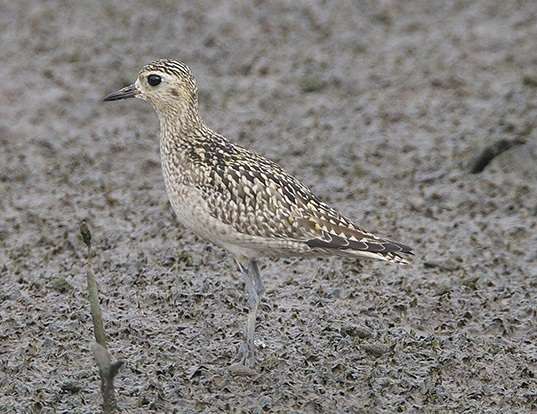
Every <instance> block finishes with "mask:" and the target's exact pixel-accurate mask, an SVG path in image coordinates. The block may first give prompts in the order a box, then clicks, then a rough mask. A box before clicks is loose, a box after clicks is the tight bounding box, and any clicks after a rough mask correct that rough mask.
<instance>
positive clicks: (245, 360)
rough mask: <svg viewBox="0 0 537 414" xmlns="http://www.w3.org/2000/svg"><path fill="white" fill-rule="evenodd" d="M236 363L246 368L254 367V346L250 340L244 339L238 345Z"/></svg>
mask: <svg viewBox="0 0 537 414" xmlns="http://www.w3.org/2000/svg"><path fill="white" fill-rule="evenodd" d="M235 361H237V363H238V364H240V365H242V366H244V367H246V368H250V369H252V368H254V367H255V346H254V344H253V343H252V342H249V341H244V342H242V343H241V345H240V347H239V352H238V354H237V357H236V358H235Z"/></svg>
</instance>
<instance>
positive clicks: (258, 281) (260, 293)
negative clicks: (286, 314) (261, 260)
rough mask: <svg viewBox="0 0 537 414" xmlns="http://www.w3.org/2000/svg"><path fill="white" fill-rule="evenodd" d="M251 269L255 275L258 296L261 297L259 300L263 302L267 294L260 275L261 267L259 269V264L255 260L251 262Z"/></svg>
mask: <svg viewBox="0 0 537 414" xmlns="http://www.w3.org/2000/svg"><path fill="white" fill-rule="evenodd" d="M250 268H251V272H252V273H253V275H254V285H255V291H256V292H257V296H259V300H261V298H262V297H263V294H264V293H265V286H264V285H263V280H262V279H261V275H260V274H259V267H257V262H256V261H255V260H252V261H251V262H250Z"/></svg>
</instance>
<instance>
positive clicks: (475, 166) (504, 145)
mask: <svg viewBox="0 0 537 414" xmlns="http://www.w3.org/2000/svg"><path fill="white" fill-rule="evenodd" d="M525 143H526V141H525V140H524V139H521V138H517V139H511V140H507V139H500V140H499V141H496V142H495V143H493V144H491V145H489V146H488V147H486V148H485V149H484V150H483V151H482V152H481V154H479V155H478V156H477V157H476V158H475V159H474V160H473V162H472V167H471V168H470V172H471V173H472V174H479V173H480V172H482V171H483V170H484V169H485V168H486V166H487V165H489V164H490V162H491V161H492V160H493V159H494V158H496V157H497V156H498V155H500V154H501V153H503V152H505V151H507V150H508V149H511V148H513V147H515V146H518V145H522V144H525Z"/></svg>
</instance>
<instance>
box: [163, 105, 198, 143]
mask: <svg viewBox="0 0 537 414" xmlns="http://www.w3.org/2000/svg"><path fill="white" fill-rule="evenodd" d="M158 117H159V121H160V135H161V143H162V141H163V140H164V141H167V140H173V141H183V140H184V141H190V140H192V139H193V138H195V137H196V136H200V137H201V138H202V137H203V136H204V134H200V132H203V131H205V130H206V129H207V127H206V126H205V124H204V123H203V121H202V119H201V118H200V116H199V113H198V109H197V108H195V107H191V106H184V107H180V106H176V107H174V108H169V109H167V110H165V111H158Z"/></svg>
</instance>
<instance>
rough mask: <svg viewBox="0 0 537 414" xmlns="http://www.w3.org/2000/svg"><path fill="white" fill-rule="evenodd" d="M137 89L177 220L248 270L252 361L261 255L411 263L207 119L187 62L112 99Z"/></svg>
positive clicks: (244, 352) (250, 358) (148, 69)
mask: <svg viewBox="0 0 537 414" xmlns="http://www.w3.org/2000/svg"><path fill="white" fill-rule="evenodd" d="M134 97H136V98H140V99H143V100H144V101H147V102H149V103H150V104H151V105H152V106H153V108H154V109H155V110H156V112H157V115H158V118H159V121H160V158H161V163H162V171H163V175H164V182H165V185H166V191H167V193H168V197H169V199H170V203H171V205H172V208H173V210H174V211H175V214H176V215H177V219H178V220H179V222H180V223H181V224H182V225H183V226H185V227H186V228H188V229H190V230H192V231H193V232H194V233H196V234H198V235H199V236H201V237H202V238H205V239H207V240H209V241H211V242H213V243H215V244H217V245H219V246H221V247H223V248H224V249H226V250H227V251H229V252H230V253H231V254H232V255H233V257H234V258H235V261H236V262H237V264H238V267H239V270H240V272H241V273H242V275H243V277H244V283H245V288H246V292H247V294H248V306H249V314H248V321H247V326H246V335H245V340H244V342H243V343H242V344H241V346H240V348H239V360H240V362H241V363H242V364H243V365H245V366H247V367H253V366H254V365H255V345H254V331H255V323H256V315H257V308H258V305H259V302H260V298H261V296H262V295H263V292H264V288H263V282H262V280H261V277H260V274H259V268H258V266H257V260H258V259H259V258H262V257H285V256H317V255H338V256H347V257H354V258H373V259H380V260H385V261H388V262H393V263H401V264H403V263H408V261H407V259H408V256H409V255H412V250H411V248H410V247H407V246H405V245H404V244H401V243H398V242H395V241H392V240H388V239H385V238H382V237H378V236H376V235H374V234H373V233H370V232H368V231H366V230H364V229H363V228H361V227H359V226H358V225H356V224H355V223H353V222H352V221H351V220H350V219H349V218H347V217H345V216H344V215H343V214H342V213H340V212H339V211H338V210H336V209H334V208H332V207H330V206H329V205H327V204H325V203H324V202H322V201H321V200H320V199H319V198H318V197H317V196H316V195H315V194H313V193H312V192H311V191H310V190H309V189H308V188H307V187H306V186H305V185H304V184H302V183H301V182H300V181H299V180H298V179H296V178H295V177H293V176H292V175H290V174H289V173H287V172H286V171H285V170H284V169H283V168H282V167H280V166H279V165H278V164H276V163H274V162H272V161H270V160H268V159H267V158H265V157H263V156H261V155H259V154H256V153H255V152H253V151H250V150H248V149H246V148H243V147H241V146H239V145H236V144H233V143H231V142H230V141H228V140H227V139H226V138H225V137H223V136H222V135H220V134H218V133H216V132H214V131H213V130H211V129H210V128H209V127H208V126H206V125H205V123H204V122H203V120H202V119H201V118H200V115H199V112H198V84H197V81H196V79H195V78H194V76H193V74H192V71H191V70H190V68H189V67H188V66H187V65H185V64H184V63H182V62H180V61H177V60H172V59H161V60H156V61H154V62H152V63H150V64H148V65H146V66H144V67H143V68H142V70H141V71H140V73H139V74H138V78H137V79H136V81H135V82H134V83H133V84H131V85H129V86H126V87H124V88H123V89H120V90H118V91H116V92H113V93H111V94H109V95H108V96H106V97H105V98H104V100H105V101H116V100H120V99H126V98H134Z"/></svg>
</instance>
